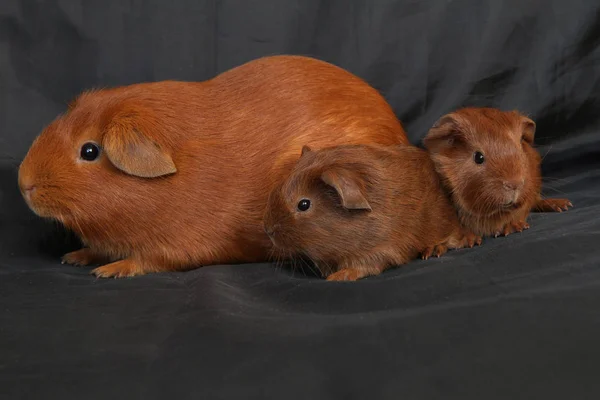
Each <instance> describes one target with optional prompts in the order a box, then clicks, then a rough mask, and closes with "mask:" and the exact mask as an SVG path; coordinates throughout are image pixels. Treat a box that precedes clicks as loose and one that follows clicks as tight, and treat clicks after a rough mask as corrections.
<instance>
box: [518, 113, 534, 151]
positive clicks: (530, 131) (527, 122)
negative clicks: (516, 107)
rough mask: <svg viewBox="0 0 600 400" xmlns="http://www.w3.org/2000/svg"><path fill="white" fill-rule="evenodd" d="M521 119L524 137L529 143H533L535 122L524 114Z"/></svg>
mask: <svg viewBox="0 0 600 400" xmlns="http://www.w3.org/2000/svg"><path fill="white" fill-rule="evenodd" d="M521 120H522V123H521V124H522V125H521V126H522V127H523V133H522V139H523V140H524V141H526V142H527V143H529V144H533V138H534V137H535V122H533V120H531V119H529V118H527V117H524V116H521Z"/></svg>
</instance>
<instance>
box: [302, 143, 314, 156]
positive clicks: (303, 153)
mask: <svg viewBox="0 0 600 400" xmlns="http://www.w3.org/2000/svg"><path fill="white" fill-rule="evenodd" d="M311 152H312V149H311V148H310V147H308V145H304V146H302V153H301V154H300V157H302V156H304V155H306V154H308V153H311Z"/></svg>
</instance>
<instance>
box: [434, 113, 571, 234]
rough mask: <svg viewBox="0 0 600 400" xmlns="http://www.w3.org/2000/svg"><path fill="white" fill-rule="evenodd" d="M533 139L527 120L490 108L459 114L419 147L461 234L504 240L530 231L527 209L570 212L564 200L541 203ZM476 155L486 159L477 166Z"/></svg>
mask: <svg viewBox="0 0 600 400" xmlns="http://www.w3.org/2000/svg"><path fill="white" fill-rule="evenodd" d="M534 134H535V123H534V122H533V121H532V120H531V119H529V118H527V117H525V116H523V115H521V114H520V113H518V112H516V111H510V112H504V111H500V110H497V109H493V108H464V109H461V110H458V111H455V112H453V113H451V114H448V115H445V116H444V117H442V118H441V119H440V120H439V121H438V122H437V123H436V124H435V125H434V126H433V128H431V130H430V131H429V133H428V134H427V136H426V137H425V139H424V141H423V143H424V145H425V147H426V148H427V149H428V151H429V152H430V154H431V157H432V159H433V161H434V162H435V165H436V169H437V171H438V173H439V174H440V177H441V178H442V182H443V183H444V186H445V188H446V189H447V191H448V192H449V193H450V195H451V197H452V200H453V202H454V204H455V206H456V208H457V210H458V214H459V217H460V220H461V222H462V224H463V225H464V227H465V228H466V229H469V230H472V231H473V232H474V233H476V234H478V235H496V236H497V235H499V234H504V235H508V234H510V233H512V232H515V231H522V230H523V229H527V228H529V225H528V224H527V222H526V220H527V216H528V215H529V212H530V211H531V210H532V209H535V210H539V211H549V210H556V211H562V210H563V209H564V210H566V209H567V208H568V206H571V203H570V202H569V201H568V200H566V199H546V200H542V198H541V194H540V192H541V186H542V178H541V168H540V164H541V158H540V155H539V153H538V152H537V151H536V150H535V149H534V148H533V147H532V146H533V139H534ZM477 151H479V152H481V153H482V154H483V155H484V157H485V161H484V162H483V163H482V164H476V163H475V161H474V153H475V152H477ZM505 183H506V186H507V187H505ZM511 201H512V204H510V202H511Z"/></svg>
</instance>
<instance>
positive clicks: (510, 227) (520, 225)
mask: <svg viewBox="0 0 600 400" xmlns="http://www.w3.org/2000/svg"><path fill="white" fill-rule="evenodd" d="M525 229H529V224H528V223H527V222H525V221H513V222H510V223H508V224H506V225H504V228H503V229H502V231H501V232H496V234H495V235H494V237H498V236H500V235H502V236H508V235H510V234H511V233H515V232H523V231H524V230H525Z"/></svg>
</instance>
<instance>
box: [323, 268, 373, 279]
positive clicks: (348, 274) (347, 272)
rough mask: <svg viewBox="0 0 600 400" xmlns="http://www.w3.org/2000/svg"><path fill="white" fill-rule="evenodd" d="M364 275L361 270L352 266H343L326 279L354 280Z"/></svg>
mask: <svg viewBox="0 0 600 400" xmlns="http://www.w3.org/2000/svg"><path fill="white" fill-rule="evenodd" d="M363 276H365V274H362V273H361V271H359V270H357V269H353V268H344V269H341V270H339V271H337V272H334V273H333V274H331V275H329V276H328V277H327V280H328V281H338V282H341V281H356V280H358V279H360V278H362V277H363Z"/></svg>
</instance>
